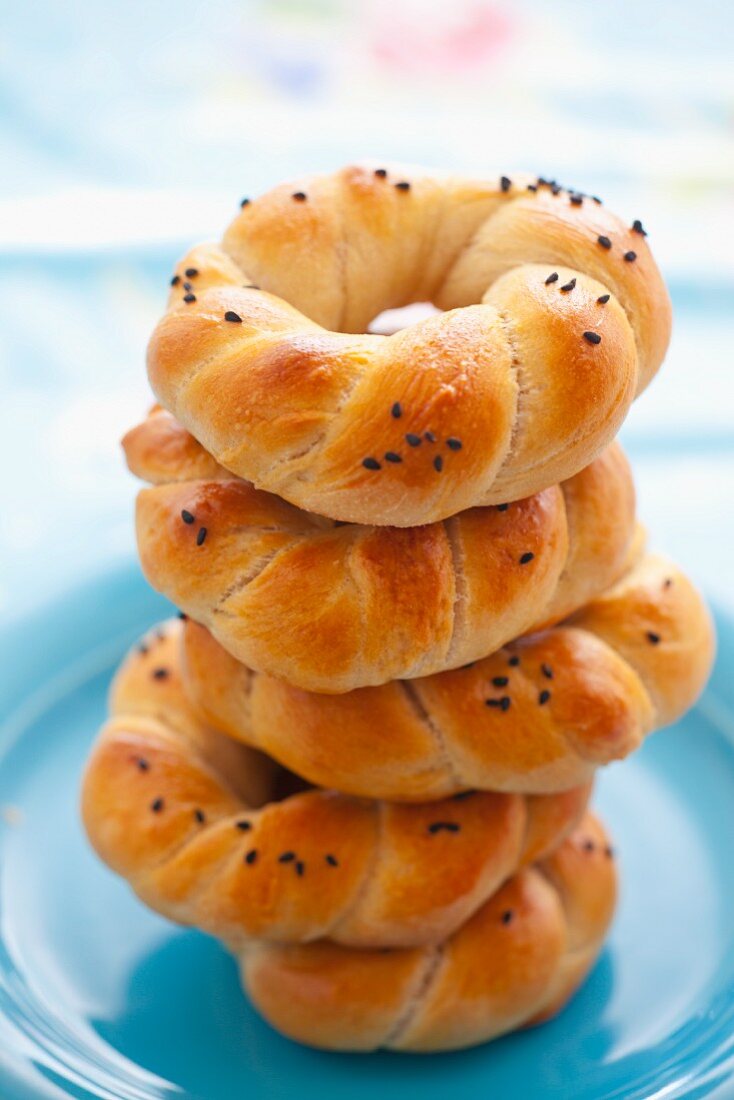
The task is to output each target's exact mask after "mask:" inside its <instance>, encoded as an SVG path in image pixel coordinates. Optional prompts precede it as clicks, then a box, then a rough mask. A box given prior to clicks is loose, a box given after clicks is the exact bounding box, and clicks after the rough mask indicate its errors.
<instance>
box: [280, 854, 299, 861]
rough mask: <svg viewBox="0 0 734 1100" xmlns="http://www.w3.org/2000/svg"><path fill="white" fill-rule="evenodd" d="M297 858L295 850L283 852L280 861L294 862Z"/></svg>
mask: <svg viewBox="0 0 734 1100" xmlns="http://www.w3.org/2000/svg"><path fill="white" fill-rule="evenodd" d="M295 858H296V853H295V852H283V853H282V855H279V856H278V863H292V862H293V860H294V859H295Z"/></svg>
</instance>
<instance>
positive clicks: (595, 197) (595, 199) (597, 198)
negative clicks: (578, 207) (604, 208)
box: [589, 195, 602, 206]
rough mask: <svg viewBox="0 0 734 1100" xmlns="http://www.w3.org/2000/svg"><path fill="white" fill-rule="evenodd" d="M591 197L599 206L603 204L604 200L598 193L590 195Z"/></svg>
mask: <svg viewBox="0 0 734 1100" xmlns="http://www.w3.org/2000/svg"><path fill="white" fill-rule="evenodd" d="M589 198H590V199H591V201H592V202H595V203H596V205H597V206H601V205H602V201H601V199H600V198H599V197H598V195H589Z"/></svg>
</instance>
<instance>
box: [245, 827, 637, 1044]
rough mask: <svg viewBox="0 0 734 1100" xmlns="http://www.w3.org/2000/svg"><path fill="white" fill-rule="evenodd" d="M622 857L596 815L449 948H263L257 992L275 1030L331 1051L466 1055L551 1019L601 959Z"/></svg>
mask: <svg viewBox="0 0 734 1100" xmlns="http://www.w3.org/2000/svg"><path fill="white" fill-rule="evenodd" d="M612 857H613V852H612V849H611V847H610V846H609V841H608V838H607V836H606V834H605V832H604V830H603V829H602V827H601V825H600V824H599V822H598V821H596V820H595V819H594V818H593V817H592V816H591V815H587V817H586V818H585V819H584V821H583V822H582V823H581V825H580V826H579V827H578V829H577V830H576V831H575V832H574V833H573V834H572V836H570V837H569V838H568V839H567V840H566V841H564V843H563V844H562V845H561V846H560V848H558V849H557V851H556V852H555V853H554V854H553V855H552V856H550V857H549V858H548V859H546V860H544V861H543V862H542V863H540V864H538V865H537V867H534V868H531V869H527V870H523V871H520V873H519V874H517V875H516V876H515V877H514V878H512V879H510V881H509V882H507V883H506V884H505V885H504V886H503V887H502V888H501V889H500V890H499V891H498V892H497V893H496V894H494V895H493V896H492V897H491V898H490V899H489V901H487V902H486V903H485V904H484V905H483V906H482V908H481V909H479V910H478V911H477V912H476V913H475V914H474V916H473V917H471V919H470V920H469V921H467V923H466V924H464V925H463V926H462V927H461V928H460V929H459V930H458V931H457V932H455V933H454V934H453V936H451V937H450V938H449V939H448V940H447V941H446V942H444V943H442V944H438V945H434V946H430V947H423V948H414V949H412V950H403V951H389V952H380V951H364V950H350V949H349V948H346V947H340V946H338V945H337V944H334V943H328V942H321V943H313V944H308V945H287V944H262V943H253V944H251V945H249V946H248V948H247V949H246V950H245V951H244V952H243V953H242V956H241V963H242V978H243V983H244V986H245V989H246V991H247V993H248V995H249V997H250V999H251V1000H252V1002H253V1004H254V1005H255V1007H256V1008H257V1009H258V1010H259V1011H260V1012H261V1013H262V1014H263V1016H265V1018H266V1019H267V1020H268V1021H269V1022H270V1023H271V1024H272V1025H273V1027H275V1028H277V1029H278V1030H279V1031H282V1032H283V1033H284V1034H285V1035H287V1036H289V1037H290V1038H291V1039H296V1040H297V1041H298V1042H301V1043H307V1044H308V1045H309V1046H315V1047H326V1048H328V1049H330V1050H361V1051H369V1050H376V1049H377V1048H380V1047H387V1048H388V1049H390V1050H403V1051H414V1052H419V1053H425V1052H427V1051H438V1050H456V1049H458V1048H461V1047H470V1046H474V1045H475V1044H477V1043H484V1042H486V1041H487V1040H488V1039H495V1038H497V1036H499V1035H503V1034H505V1033H506V1032H508V1031H512V1030H513V1029H515V1028H518V1027H525V1026H527V1025H528V1024H534V1023H540V1022H541V1021H543V1020H546V1019H548V1018H549V1017H550V1016H552V1015H554V1014H555V1013H556V1012H558V1011H559V1009H561V1008H562V1007H563V1005H564V1004H565V1003H566V1001H567V1000H568V999H569V997H570V996H571V995H572V994H573V992H574V991H575V990H576V988H577V987H578V986H579V985H580V984H581V982H582V981H583V979H584V977H585V976H586V974H587V973H588V971H589V970H590V968H591V966H592V965H593V963H594V960H595V959H596V956H597V954H598V953H599V950H600V948H601V945H602V942H603V939H604V936H605V934H606V931H607V928H608V927H609V924H610V921H611V918H612V915H613V911H614V905H615V900H616V874H615V870H614V865H613V859H612Z"/></svg>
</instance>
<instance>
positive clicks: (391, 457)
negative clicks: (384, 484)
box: [385, 451, 403, 462]
mask: <svg viewBox="0 0 734 1100" xmlns="http://www.w3.org/2000/svg"><path fill="white" fill-rule="evenodd" d="M402 461H403V460H402V458H401V457H400V455H399V454H396V453H395V451H385V462H402Z"/></svg>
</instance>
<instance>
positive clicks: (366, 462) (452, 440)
mask: <svg viewBox="0 0 734 1100" xmlns="http://www.w3.org/2000/svg"><path fill="white" fill-rule="evenodd" d="M403 411H404V410H403V406H402V404H401V403H400V402H399V401H393V403H392V405H391V406H390V416H391V418H392V419H393V420H401V419H402V417H403ZM403 439H404V440H405V442H406V443H407V444H408V446H409V447H412V448H416V447H420V446H421V444H422V443H423V442H424V441H425V442H426V443H432V444H435V443H438V438H437V436H436V434H435V432H432V431H430V430H428V431H425V432H424V433H423V435H418V433H417V432H406V433H405V435H404V436H403ZM444 442H445V444H446V446H447V447H448V449H449V450H450V451H454V452H456V451H460V450H461V449H462V448H463V446H464V444H463V442H462V440H461V439H459V438H458V437H457V436H455V435H450V436H448V437H447V438H446V439H445V440H444ZM382 461H384V462H390V463H392V464H393V465H398V464H399V463H401V462H403V455H402V454H401V453H400V451H397V450H389V451H385V453H384V455H383V460H382ZM382 461H380V459H379V458H376V457H375V455H367V456H366V457H365V458H363V459H362V466H363V467H364V469H365V470H375V471H377V470H381V469H382ZM431 461H432V465H433V468H434V470H435V471H436V473H439V474H440V473H441V472H442V470H443V468H444V458H443V455H434V456H433V459H432V460H431Z"/></svg>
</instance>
